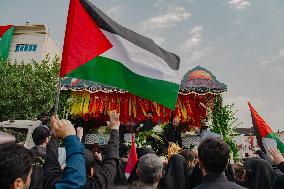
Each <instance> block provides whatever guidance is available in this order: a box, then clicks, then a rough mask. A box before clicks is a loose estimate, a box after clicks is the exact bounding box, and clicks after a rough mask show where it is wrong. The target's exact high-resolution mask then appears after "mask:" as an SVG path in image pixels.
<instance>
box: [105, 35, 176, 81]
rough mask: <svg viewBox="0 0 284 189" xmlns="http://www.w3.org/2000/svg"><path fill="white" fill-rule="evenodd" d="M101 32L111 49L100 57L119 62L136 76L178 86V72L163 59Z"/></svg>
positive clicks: (119, 38)
mask: <svg viewBox="0 0 284 189" xmlns="http://www.w3.org/2000/svg"><path fill="white" fill-rule="evenodd" d="M102 31H103V33H104V34H105V35H106V37H107V38H108V40H109V41H110V42H111V44H112V45H113V48H111V49H110V50H108V51H106V52H105V53H103V54H101V55H100V56H103V57H107V58H111V59H113V60H116V61H119V62H121V63H122V64H123V65H124V66H126V67H127V68H128V69H129V70H131V71H133V72H135V73H136V74H138V75H142V76H145V77H149V78H153V79H158V80H164V81H169V82H173V83H177V84H179V85H180V82H181V77H180V76H179V72H178V70H173V69H171V68H170V67H169V66H168V65H167V63H166V62H165V61H164V60H163V59H161V58H160V57H158V56H156V55H154V54H152V53H150V52H149V51H147V50H145V49H142V48H140V47H138V46H137V45H135V44H133V43H131V42H129V41H127V40H126V39H124V38H122V37H120V36H118V35H116V34H113V33H110V32H107V31H105V30H102Z"/></svg>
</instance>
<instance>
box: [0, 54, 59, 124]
mask: <svg viewBox="0 0 284 189" xmlns="http://www.w3.org/2000/svg"><path fill="white" fill-rule="evenodd" d="M59 68H60V64H59V58H58V57H56V58H55V59H53V60H50V58H49V57H48V56H47V57H46V58H45V59H44V60H43V61H42V62H35V61H33V62H31V63H30V64H24V63H21V64H19V63H17V62H15V63H11V62H10V61H9V60H7V61H6V60H0V75H1V79H0V86H1V90H0V121H4V120H9V119H13V120H16V119H33V118H35V117H37V116H38V115H39V114H40V113H42V112H44V111H48V110H49V109H50V108H51V106H52V105H54V104H55V96H56V88H57V82H58V74H59Z"/></svg>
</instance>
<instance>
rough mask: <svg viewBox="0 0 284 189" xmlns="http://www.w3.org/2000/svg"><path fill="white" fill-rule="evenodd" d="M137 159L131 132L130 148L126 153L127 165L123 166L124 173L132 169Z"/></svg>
mask: <svg viewBox="0 0 284 189" xmlns="http://www.w3.org/2000/svg"><path fill="white" fill-rule="evenodd" d="M137 161H138V158H137V153H136V147H135V142H134V135H133V134H132V141H131V149H130V151H129V155H128V161H127V165H126V167H125V173H129V174H130V173H131V171H132V169H133V168H134V167H135V164H136V162H137Z"/></svg>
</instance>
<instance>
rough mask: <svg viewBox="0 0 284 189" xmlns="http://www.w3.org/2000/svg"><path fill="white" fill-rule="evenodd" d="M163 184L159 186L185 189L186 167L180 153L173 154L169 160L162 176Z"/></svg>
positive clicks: (186, 180)
mask: <svg viewBox="0 0 284 189" xmlns="http://www.w3.org/2000/svg"><path fill="white" fill-rule="evenodd" d="M164 179H165V181H164V185H165V186H160V187H161V188H166V189H172V188H174V189H187V188H188V187H189V184H188V169H187V165H186V162H185V159H184V157H183V156H182V155H180V154H174V155H172V157H171V158H170V160H169V163H168V167H167V169H166V175H165V177H164Z"/></svg>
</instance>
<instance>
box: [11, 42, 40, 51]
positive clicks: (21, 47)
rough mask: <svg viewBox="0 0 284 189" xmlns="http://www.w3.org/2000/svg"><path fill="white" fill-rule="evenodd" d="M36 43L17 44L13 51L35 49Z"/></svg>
mask: <svg viewBox="0 0 284 189" xmlns="http://www.w3.org/2000/svg"><path fill="white" fill-rule="evenodd" d="M36 49H37V45H35V44H17V45H16V49H15V52H29V51H34V52H35V51H36Z"/></svg>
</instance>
